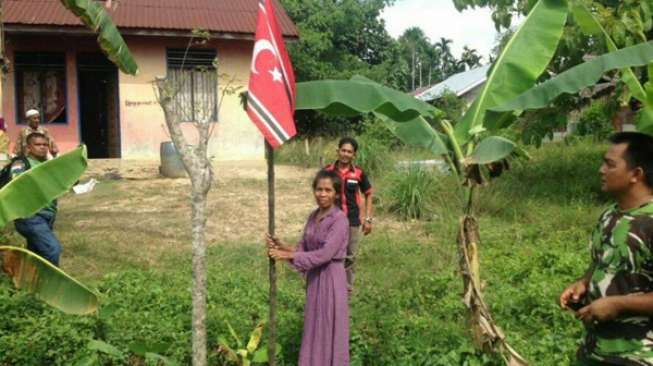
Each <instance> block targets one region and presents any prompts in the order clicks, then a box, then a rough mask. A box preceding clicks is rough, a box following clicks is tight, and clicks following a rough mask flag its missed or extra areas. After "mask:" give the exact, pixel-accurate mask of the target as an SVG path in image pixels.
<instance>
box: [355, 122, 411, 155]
mask: <svg viewBox="0 0 653 366" xmlns="http://www.w3.org/2000/svg"><path fill="white" fill-rule="evenodd" d="M360 138H362V139H364V140H366V141H373V142H374V143H378V144H381V145H383V146H385V147H388V148H390V149H396V148H398V147H400V146H402V145H403V143H402V142H401V140H400V139H399V138H398V137H397V136H395V135H394V134H393V133H392V132H391V131H390V130H389V129H388V128H387V127H386V126H385V125H384V124H383V122H382V121H381V120H379V119H378V118H375V117H374V116H372V115H370V116H368V117H365V118H364V119H363V133H362V134H361V136H360Z"/></svg>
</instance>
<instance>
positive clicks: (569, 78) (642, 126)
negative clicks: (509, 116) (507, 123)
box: [490, 0, 653, 134]
mask: <svg viewBox="0 0 653 366" xmlns="http://www.w3.org/2000/svg"><path fill="white" fill-rule="evenodd" d="M570 11H571V12H572V14H573V16H574V20H575V21H576V24H577V25H578V26H579V27H580V29H581V30H582V31H583V32H584V33H586V34H587V35H591V36H595V37H599V38H603V40H604V41H605V43H606V47H607V49H608V51H610V53H607V54H604V55H601V56H599V57H596V58H594V59H592V60H591V61H589V62H586V63H583V64H580V65H578V66H576V67H573V68H571V69H569V70H567V71H565V72H563V73H560V74H559V75H557V76H556V77H554V78H551V79H549V80H548V81H546V82H544V83H541V84H539V85H537V86H536V87H534V88H532V89H529V90H528V91H526V92H524V93H522V94H520V95H519V96H517V97H516V98H514V99H512V100H509V101H506V102H505V103H502V104H501V105H499V106H496V107H494V108H492V110H493V111H491V112H490V113H495V112H499V113H504V112H507V111H517V112H520V111H524V110H529V109H538V108H543V107H546V106H547V105H548V104H549V103H550V102H551V101H552V100H553V99H555V98H556V97H557V96H559V95H560V94H575V93H578V92H579V91H581V90H582V89H584V88H587V87H589V86H591V85H594V84H595V83H596V82H597V81H598V80H599V79H600V78H601V76H603V75H604V74H605V73H606V72H608V71H613V70H619V73H620V76H621V80H622V82H623V83H624V84H625V85H626V86H627V91H628V93H627V94H628V96H627V97H626V98H627V99H629V96H632V97H633V98H635V99H637V100H638V101H639V102H640V103H641V104H642V109H641V110H640V111H639V115H638V119H637V129H638V130H639V131H641V132H644V133H648V134H653V81H652V77H653V63H651V55H652V53H653V41H649V42H644V43H640V44H637V45H635V46H631V47H627V48H624V49H621V50H620V49H618V48H617V45H616V43H615V42H614V40H613V39H612V38H611V37H610V35H609V34H608V32H607V31H606V30H605V28H604V27H603V26H602V25H601V22H600V21H599V19H598V17H597V14H595V13H594V12H593V11H592V10H591V9H590V8H589V7H588V6H587V5H586V3H585V2H584V1H582V0H574V1H572V2H570ZM642 66H648V67H647V76H648V81H647V82H646V83H644V84H642V83H641V82H640V80H639V78H638V77H637V75H636V73H635V72H634V71H633V69H632V67H642Z"/></svg>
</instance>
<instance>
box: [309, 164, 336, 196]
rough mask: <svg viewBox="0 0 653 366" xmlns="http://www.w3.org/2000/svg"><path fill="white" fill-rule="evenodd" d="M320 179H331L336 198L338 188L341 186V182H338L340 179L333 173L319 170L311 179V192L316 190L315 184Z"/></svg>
mask: <svg viewBox="0 0 653 366" xmlns="http://www.w3.org/2000/svg"><path fill="white" fill-rule="evenodd" d="M322 179H331V182H332V183H333V189H335V191H336V196H337V197H338V196H339V193H340V187H341V185H342V182H341V181H340V177H339V176H338V174H336V172H333V171H328V170H324V169H322V170H320V171H319V172H317V174H315V178H313V190H315V189H316V188H317V184H318V183H319V182H320V181H321V180H322Z"/></svg>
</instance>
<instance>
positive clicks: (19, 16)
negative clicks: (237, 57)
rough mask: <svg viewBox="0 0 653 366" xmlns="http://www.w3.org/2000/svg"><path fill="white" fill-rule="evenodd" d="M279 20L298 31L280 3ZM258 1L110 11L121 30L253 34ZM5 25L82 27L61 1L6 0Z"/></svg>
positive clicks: (143, 4) (216, 0) (211, 0)
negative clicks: (195, 30)
mask: <svg viewBox="0 0 653 366" xmlns="http://www.w3.org/2000/svg"><path fill="white" fill-rule="evenodd" d="M273 2H274V4H275V8H276V9H277V19H278V20H279V24H280V26H281V31H282V33H283V35H284V36H286V37H297V36H298V32H297V28H296V27H295V25H294V24H293V22H292V21H291V20H290V18H289V17H288V15H287V14H286V12H285V11H284V10H283V8H282V7H281V5H280V4H279V2H278V0H273ZM257 4H258V0H113V2H112V6H111V8H110V9H107V10H108V12H109V14H111V17H112V18H113V21H114V23H115V24H116V25H117V26H118V27H119V28H133V29H150V30H175V31H189V30H192V29H196V28H202V29H206V30H209V31H211V32H225V33H243V34H254V31H255V30H256V19H257V11H258V5H257ZM3 8H4V9H3V14H2V21H3V22H4V23H5V24H7V25H38V26H81V25H82V23H81V21H80V20H79V19H77V17H76V16H75V15H73V14H72V13H71V12H70V11H68V9H66V8H65V7H64V6H63V5H62V4H61V2H60V0H4V4H3Z"/></svg>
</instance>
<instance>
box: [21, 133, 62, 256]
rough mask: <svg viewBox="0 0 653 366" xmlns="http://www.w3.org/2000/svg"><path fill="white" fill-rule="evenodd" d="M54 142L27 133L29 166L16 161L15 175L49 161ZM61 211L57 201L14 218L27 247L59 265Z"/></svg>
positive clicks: (36, 134) (43, 136) (38, 134)
mask: <svg viewBox="0 0 653 366" xmlns="http://www.w3.org/2000/svg"><path fill="white" fill-rule="evenodd" d="M49 147H50V144H49V142H48V138H47V137H46V136H45V135H44V134H42V133H39V132H34V133H32V134H30V135H28V136H27V145H26V157H27V162H28V163H29V165H26V164H25V163H24V162H23V161H21V160H16V161H15V162H14V163H13V164H12V165H11V175H12V178H13V177H16V176H18V175H19V174H21V173H23V172H25V171H27V170H28V169H31V168H33V167H35V166H37V165H39V164H41V163H43V162H45V161H46V160H47V156H48V150H49ZM56 214H57V201H56V200H55V201H52V202H50V203H49V204H48V205H47V206H46V207H45V208H43V209H41V210H40V211H39V212H37V213H36V214H35V215H34V216H31V217H26V218H24V219H17V220H15V221H14V225H15V226H16V231H18V232H19V233H20V235H22V236H23V237H25V239H26V240H27V249H29V250H31V251H32V252H34V253H36V254H38V255H40V256H41V257H43V258H45V259H47V260H48V261H49V262H50V263H52V264H54V265H55V266H59V255H60V254H61V244H60V243H59V240H58V239H57V237H55V236H54V232H53V231H52V229H53V225H54V220H55V217H56Z"/></svg>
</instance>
